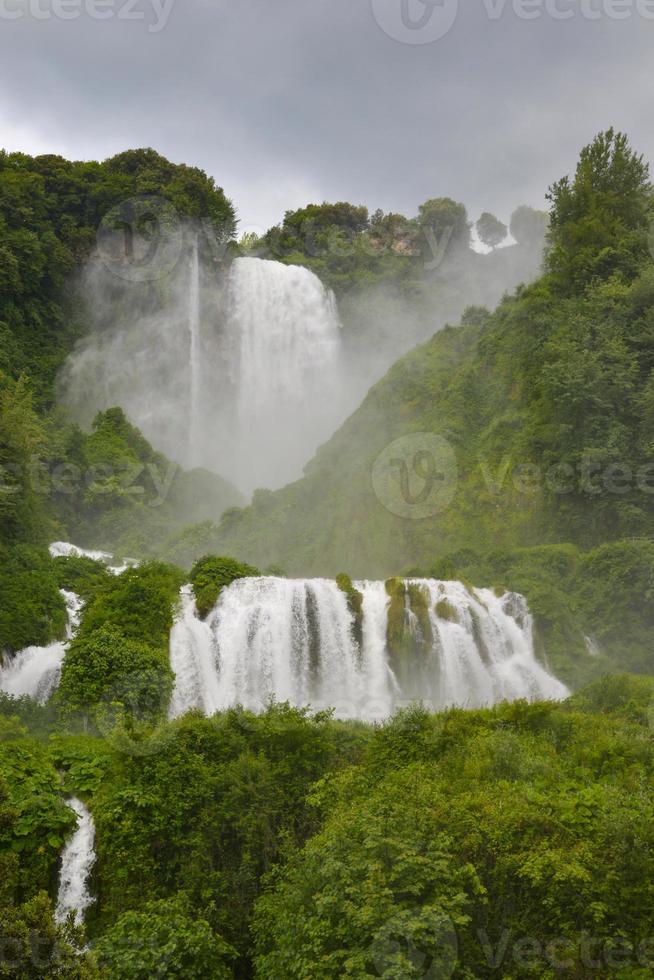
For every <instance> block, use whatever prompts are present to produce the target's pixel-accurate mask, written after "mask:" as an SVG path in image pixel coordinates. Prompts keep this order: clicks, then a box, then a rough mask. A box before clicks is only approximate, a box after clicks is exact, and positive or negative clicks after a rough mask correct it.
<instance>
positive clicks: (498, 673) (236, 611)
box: [171, 577, 568, 720]
mask: <svg viewBox="0 0 654 980" xmlns="http://www.w3.org/2000/svg"><path fill="white" fill-rule="evenodd" d="M355 587H356V588H357V589H358V590H359V591H360V592H361V593H362V596H363V610H362V622H361V643H360V644H359V642H357V639H356V635H357V630H356V621H355V617H354V614H353V612H352V611H351V609H350V608H349V606H348V601H347V597H346V595H345V593H343V592H342V591H341V590H340V589H339V588H338V587H337V585H336V583H335V582H333V581H330V580H327V579H307V580H291V579H281V578H273V577H266V578H249V579H240V580H237V581H235V582H233V583H232V585H230V586H229V587H228V588H226V589H224V590H223V592H222V594H221V596H220V598H219V600H218V603H217V604H216V606H215V608H214V609H213V611H212V612H211V613H210V614H209V616H208V618H207V620H206V621H205V622H201V621H200V619H199V618H198V616H197V613H196V610H195V604H194V602H193V598H192V594H191V590H190V587H188V586H187V587H185V589H184V590H183V594H182V608H181V612H180V614H179V617H178V620H177V623H176V625H175V628H174V630H173V633H172V636H171V665H172V668H173V670H174V671H175V673H176V678H177V679H176V685H175V691H174V694H173V699H172V703H171V715H172V716H177V715H180V714H182V713H183V712H184V711H187V710H189V709H191V708H200V709H202V710H204V711H205V712H207V713H208V714H210V713H212V712H214V711H217V710H221V709H224V708H227V707H229V706H230V705H234V704H242V705H244V706H245V707H247V708H250V709H252V710H255V711H259V710H261V709H262V708H263V707H264V706H265V705H266V704H267V703H268V702H269V700H270V699H271V698H274V699H276V700H278V701H289V702H290V703H291V704H294V705H297V706H302V705H311V706H312V707H313V708H315V709H319V708H326V707H330V708H334V709H335V713H336V715H337V717H356V718H362V719H367V720H371V719H379V718H385V717H388V716H389V715H390V714H392V712H393V711H394V710H395V709H396V708H397V707H399V706H401V705H402V704H406V703H408V702H410V701H412V700H422V701H423V702H424V703H425V704H426V705H427V706H428V707H430V708H432V709H434V710H439V709H442V708H445V707H447V706H449V705H455V704H456V705H462V706H469V707H475V706H481V705H488V704H494V703H496V702H498V701H502V700H514V699H516V698H527V699H529V700H538V699H559V698H564V697H566V696H567V694H568V690H567V688H566V687H565V685H563V684H562V683H561V682H560V681H558V680H557V679H556V678H555V677H553V676H552V675H551V674H549V673H548V672H547V671H546V670H545V668H544V667H542V666H541V665H540V664H539V663H538V661H537V660H536V657H535V654H534V646H533V638H532V622H531V617H530V615H529V611H528V608H527V605H526V602H525V600H524V599H523V598H522V597H521V596H518V595H516V594H514V593H507V594H506V595H505V596H503V597H501V598H498V597H497V596H496V595H495V594H494V593H493V592H491V591H490V590H487V589H480V590H476V591H474V592H473V593H471V592H468V590H467V589H466V588H465V587H464V586H463V585H461V584H460V583H458V582H437V581H432V580H427V579H425V580H408V581H407V583H406V587H407V589H408V590H409V592H411V594H412V595H414V596H416V595H417V596H418V598H419V599H420V602H419V603H418V601H417V600H416V599H413V600H410V601H409V606H408V608H407V610H406V611H405V610H404V604H405V601H406V599H405V596H404V595H402V597H401V604H402V617H403V619H404V622H405V626H404V627H403V630H404V634H403V641H402V645H401V649H399V650H398V649H392V647H391V644H390V643H389V616H390V615H391V612H390V605H391V599H390V597H389V595H388V594H387V591H386V588H385V584H384V583H383V582H359V583H355ZM412 602H413V603H414V604H416V605H419V608H421V609H422V610H423V615H422V618H421V617H420V615H416V612H415V611H414V609H413V608H411V603H412Z"/></svg>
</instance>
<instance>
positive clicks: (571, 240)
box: [548, 129, 652, 292]
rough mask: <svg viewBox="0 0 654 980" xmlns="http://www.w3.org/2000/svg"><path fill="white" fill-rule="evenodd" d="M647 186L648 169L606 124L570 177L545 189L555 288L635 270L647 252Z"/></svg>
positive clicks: (630, 275) (649, 208)
mask: <svg viewBox="0 0 654 980" xmlns="http://www.w3.org/2000/svg"><path fill="white" fill-rule="evenodd" d="M651 190H652V189H651V185H650V183H649V168H648V166H647V164H646V163H645V162H644V160H643V157H642V156H639V155H638V154H637V153H635V152H634V151H633V150H632V149H631V147H630V146H629V141H628V139H627V137H626V136H625V135H624V134H623V133H617V132H615V130H613V129H608V130H607V131H606V132H604V133H600V134H599V135H598V136H596V137H595V139H594V140H593V142H592V143H591V144H590V145H589V146H586V147H585V148H584V149H583V150H582V152H581V156H580V158H579V163H578V165H577V170H576V172H575V176H574V180H572V181H570V179H569V178H568V177H564V178H562V180H559V181H557V183H555V184H553V185H552V187H551V188H550V191H549V194H548V200H549V201H550V202H551V205H552V208H551V214H550V250H549V256H548V268H549V270H550V272H551V274H552V277H553V280H554V282H555V283H556V285H557V287H558V288H560V289H562V290H564V291H566V292H571V291H575V290H578V289H579V288H583V287H585V286H587V285H588V284H589V283H590V282H592V281H593V280H594V279H606V278H608V276H610V275H613V274H615V273H620V274H621V275H624V276H625V277H626V278H628V279H633V278H634V277H635V275H637V273H638V269H639V267H640V266H641V265H642V263H643V260H644V259H647V253H648V249H647V233H648V230H649V222H650V220H651V217H652V197H651Z"/></svg>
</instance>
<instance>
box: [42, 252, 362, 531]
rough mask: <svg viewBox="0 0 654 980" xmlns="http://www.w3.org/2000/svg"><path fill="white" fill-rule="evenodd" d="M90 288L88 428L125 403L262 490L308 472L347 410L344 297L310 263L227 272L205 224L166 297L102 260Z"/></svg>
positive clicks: (174, 449)
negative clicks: (215, 260)
mask: <svg viewBox="0 0 654 980" xmlns="http://www.w3.org/2000/svg"><path fill="white" fill-rule="evenodd" d="M87 288H88V291H89V298H90V300H92V301H91V302H89V310H90V316H91V321H92V322H91V324H90V329H89V331H88V333H87V334H86V336H85V337H84V338H83V339H81V340H80V341H79V343H78V344H77V346H76V348H75V350H74V351H73V353H72V354H71V356H70V357H69V358H68V360H67V362H66V364H65V366H64V369H63V371H62V374H61V376H60V378H59V391H60V395H61V398H62V401H63V402H64V403H65V404H66V406H67V407H68V409H69V410H70V412H71V414H72V416H73V417H74V418H75V419H76V420H77V421H79V422H80V423H81V424H82V425H84V426H87V427H88V426H90V425H91V423H92V420H93V417H94V415H95V413H96V412H97V411H99V410H104V409H107V408H109V407H110V406H112V405H120V406H121V407H122V408H123V409H124V411H125V413H126V414H127V416H128V417H129V419H130V420H131V421H132V422H133V423H134V424H135V425H136V426H138V428H139V429H141V431H142V432H143V434H144V435H145V436H146V438H148V439H149V440H150V442H151V443H152V444H153V446H154V447H155V448H156V449H158V450H160V451H161V452H163V453H165V454H166V455H167V456H168V457H169V458H170V459H172V460H174V461H175V462H178V463H181V464H182V465H185V466H187V465H189V463H190V464H191V465H194V466H199V465H201V466H203V467H205V468H207V469H210V470H213V471H214V472H216V473H220V474H221V475H223V476H224V477H226V478H227V479H229V480H231V481H232V482H233V483H235V484H236V485H237V486H239V487H240V489H242V490H244V491H247V492H249V491H252V490H253V489H255V488H256V487H263V486H265V487H268V488H271V489H274V488H275V487H279V486H282V485H284V484H285V483H287V482H288V481H289V480H292V479H296V478H298V477H300V476H301V474H302V467H303V466H304V464H305V463H306V462H307V460H308V459H310V458H311V456H312V455H313V453H314V452H315V450H316V449H317V447H318V446H319V445H320V444H321V443H322V442H324V441H325V440H326V439H327V438H328V437H329V436H331V435H332V433H333V432H334V430H335V429H336V428H337V426H338V425H339V424H340V422H341V421H342V420H343V418H344V417H345V415H346V414H347V407H349V406H350V405H351V402H349V401H348V404H347V406H345V405H344V402H343V398H342V397H341V396H342V394H343V389H342V381H341V378H342V375H343V365H341V364H340V352H341V325H340V320H339V317H338V312H337V309H336V301H335V298H334V295H333V293H332V292H331V291H330V290H327V289H325V287H324V286H323V285H322V283H321V282H320V280H319V279H318V277H317V276H315V275H314V274H313V273H312V272H310V271H309V270H308V269H305V268H303V267H300V266H287V265H284V264H283V263H281V262H272V261H266V260H263V259H254V258H239V259H236V260H235V261H234V262H232V263H231V266H230V267H229V271H228V272H227V273H226V274H225V273H221V274H217V273H216V271H215V270H214V268H211V267H208V266H207V267H206V268H205V267H204V266H203V263H202V248H201V247H199V243H198V240H197V238H196V237H195V236H192V237H190V238H189V244H188V251H187V254H186V257H185V260H184V261H181V262H180V263H179V267H178V268H177V269H176V270H175V273H174V275H173V274H171V279H170V281H169V282H168V283H167V288H166V291H165V292H162V293H161V294H158V295H157V297H153V295H152V292H151V291H150V290H147V291H146V292H145V293H143V294H141V292H138V291H137V292H136V293H134V292H133V290H132V291H130V294H129V296H127V295H125V296H122V293H121V290H122V288H123V287H122V285H121V283H120V282H119V281H118V282H117V281H116V278H115V277H114V276H111V277H110V279H109V280H107V281H105V280H104V279H103V278H102V275H101V271H100V270H97V269H96V270H95V275H94V276H93V277H91V278H90V280H89V283H88V285H87ZM130 288H131V287H130ZM217 516H218V515H217Z"/></svg>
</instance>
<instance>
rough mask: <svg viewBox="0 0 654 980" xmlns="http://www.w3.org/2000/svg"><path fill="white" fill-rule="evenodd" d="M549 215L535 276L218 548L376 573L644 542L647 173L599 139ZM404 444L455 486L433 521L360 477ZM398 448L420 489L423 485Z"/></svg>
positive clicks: (652, 311) (297, 567) (369, 405)
mask: <svg viewBox="0 0 654 980" xmlns="http://www.w3.org/2000/svg"><path fill="white" fill-rule="evenodd" d="M566 188H567V189H566ZM552 203H553V211H552V229H551V246H550V258H549V267H548V272H547V274H546V275H545V276H544V277H543V278H541V279H540V280H539V281H538V282H536V283H534V284H533V285H531V286H528V287H521V288H519V289H518V290H517V292H516V293H515V294H514V295H513V296H509V297H506V298H505V299H504V300H503V302H502V303H501V304H500V305H499V307H498V308H497V310H496V311H495V312H494V313H492V314H485V313H484V311H483V310H478V309H473V310H469V311H467V314H466V315H465V316H464V319H463V322H462V324H461V326H459V327H458V328H456V329H454V328H445V329H443V330H441V331H440V332H439V333H437V334H436V335H435V336H434V337H433V339H432V340H430V341H428V342H427V343H426V344H423V345H422V346H420V347H418V348H416V349H415V350H413V351H411V352H410V353H409V354H408V355H406V356H405V357H404V358H402V359H401V360H400V361H398V362H397V363H396V364H395V365H394V366H393V367H392V368H391V370H390V371H389V372H388V374H387V375H386V376H385V377H384V378H383V379H382V380H381V381H380V382H378V383H377V384H376V385H375V386H374V387H373V388H372V389H371V390H370V392H369V393H368V395H367V397H366V399H365V400H364V402H363V403H362V405H361V406H360V407H359V409H358V410H357V411H356V412H355V413H354V415H353V416H352V417H351V418H350V419H348V420H347V421H346V422H345V424H344V425H343V426H342V427H341V429H340V430H339V431H338V432H337V433H335V435H334V436H333V437H332V438H331V440H329V442H327V443H326V444H325V445H324V446H322V447H321V448H320V449H319V450H318V452H317V454H316V456H315V458H314V459H313V460H312V461H311V462H310V463H309V464H308V466H307V467H306V468H305V476H304V477H303V479H302V480H299V481H297V482H296V483H294V484H292V485H290V486H289V487H285V488H283V489H282V490H279V491H276V492H275V493H274V494H273V495H272V498H271V499H270V500H269V501H268V506H267V508H266V512H265V515H264V514H263V513H260V512H259V511H257V509H256V508H254V507H251V508H247V509H246V510H245V511H242V512H240V513H239V514H237V515H233V516H232V518H231V519H230V520H229V521H225V522H224V523H221V527H220V532H219V535H218V543H217V547H220V549H221V550H223V551H227V552H228V553H229V552H231V553H234V554H239V555H242V556H243V557H244V558H245V559H246V560H248V561H253V562H255V563H256V564H259V565H266V564H268V563H270V562H271V561H278V562H280V563H281V564H282V565H283V566H284V567H285V568H287V569H288V570H289V573H290V574H334V573H336V572H337V571H338V570H339V569H340V568H342V567H344V566H345V567H347V568H348V569H350V570H351V572H352V573H353V574H354V575H356V576H361V577H364V576H371V575H373V576H376V577H386V576H388V575H389V574H397V572H398V571H401V570H402V569H403V568H406V567H411V568H413V567H416V566H417V567H421V568H429V567H430V566H431V565H432V564H433V562H434V559H438V558H442V557H444V556H445V555H448V554H451V553H453V552H458V551H461V550H463V549H473V550H474V551H476V552H479V553H482V554H483V553H487V552H489V551H491V550H494V549H501V548H517V547H520V546H537V545H545V544H547V545H549V544H557V543H560V542H565V541H569V542H571V543H572V544H573V545H576V546H577V547H580V548H582V549H583V550H589V549H592V548H594V547H596V546H598V545H600V544H602V543H603V542H605V541H618V540H621V539H623V540H625V539H630V538H649V537H651V536H652V535H653V534H654V500H653V496H652V470H651V466H650V464H649V462H648V461H649V459H650V458H651V452H652V448H654V382H653V381H652V379H653V378H654V357H653V355H652V349H653V343H654V275H653V274H652V268H651V255H650V254H649V252H648V251H647V247H646V225H647V221H648V216H649V213H650V210H651V195H650V192H649V189H648V185H647V183H646V168H645V166H644V164H643V163H642V161H641V160H640V158H639V157H636V156H635V155H634V154H633V153H632V152H631V151H630V150H629V148H628V146H627V145H626V143H625V142H624V140H623V139H622V137H617V136H615V134H613V135H610V136H609V135H607V134H604V135H603V136H602V137H598V140H597V141H596V142H595V143H594V144H592V145H591V147H588V148H586V150H584V151H583V153H582V157H581V161H580V170H579V177H578V183H577V182H573V183H571V184H570V185H569V187H568V185H565V184H564V185H562V187H561V188H560V190H559V191H558V192H557V193H556V195H555V198H554V200H553V202H552ZM434 209H435V211H434V215H437V214H439V213H440V212H439V210H438V209H436V208H435V206H434ZM428 210H429V211H431V206H430V209H428ZM445 210H447V209H445ZM522 217H523V218H526V215H524V214H523V215H522ZM532 217H533V216H532ZM435 220H436V217H435V216H434V221H435ZM444 220H445V219H444ZM525 224H528V222H527V221H525ZM578 224H579V225H580V228H581V230H580V231H579V234H577V231H575V228H576V227H577V225H578ZM596 224H601V231H599V232H597V234H596V227H595V226H596ZM573 232H574V234H573ZM625 236H626V237H625ZM566 242H567V243H568V244H566ZM584 242H585V243H586V244H584ZM607 242H610V243H611V244H610V245H607V244H606V243H607ZM501 251H506V250H504V249H503V250H501ZM566 256H567V258H566ZM568 259H569V261H570V263H572V265H570V266H568V265H566V262H567V261H568ZM577 260H579V262H581V266H577V264H576V263H577ZM566 270H567V271H566ZM566 277H567V278H566ZM416 433H426V434H429V435H432V434H433V435H437V436H440V437H441V438H442V439H444V440H446V442H447V443H448V445H449V446H450V447H451V449H452V451H453V453H454V454H455V457H456V482H455V484H454V494H453V498H452V500H451V502H449V503H448V505H447V506H440V505H438V502H437V501H436V500H435V507H434V513H433V515H432V516H430V517H424V518H422V517H421V518H420V519H419V520H412V519H410V516H409V517H408V518H407V517H406V516H399V515H397V514H396V513H395V509H394V507H393V506H392V503H393V502H392V501H391V502H390V504H391V505H389V501H387V500H385V499H380V497H379V496H377V495H376V493H375V487H374V482H373V480H372V479H371V475H372V474H373V472H374V468H375V463H376V460H377V459H378V458H379V456H380V454H381V453H383V452H384V451H385V450H386V449H387V447H389V446H390V445H392V444H393V443H395V442H396V440H400V439H402V438H403V437H410V436H411V437H413V436H414V435H415V434H416ZM402 453H403V450H402V448H401V445H400V449H399V451H398V458H399V459H402V458H403V456H402ZM406 453H407V458H406V460H405V462H406V465H407V469H408V471H409V475H410V477H411V479H412V481H413V487H414V493H420V492H421V491H422V490H427V491H428V490H429V488H428V486H427V485H426V481H425V477H424V475H421V467H420V460H419V458H418V457H416V456H415V454H413V453H410V452H409V450H408V449H407V450H406ZM422 472H423V474H424V468H423V471H422ZM401 493H402V488H401V487H400V486H398V487H397V494H398V498H399V500H400V501H402V496H401ZM591 632H593V631H592V630H591Z"/></svg>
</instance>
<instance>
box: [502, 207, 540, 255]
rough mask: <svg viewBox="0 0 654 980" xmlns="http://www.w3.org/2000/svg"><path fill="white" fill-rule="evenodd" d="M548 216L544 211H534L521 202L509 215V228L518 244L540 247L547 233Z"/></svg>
mask: <svg viewBox="0 0 654 980" xmlns="http://www.w3.org/2000/svg"><path fill="white" fill-rule="evenodd" d="M548 222H549V216H548V214H547V212H546V211H536V209H535V208H530V207H528V205H526V204H521V205H520V207H518V208H516V209H515V211H514V212H513V214H512V215H511V221H510V223H509V229H510V231H511V234H512V235H513V237H514V238H515V240H516V242H517V243H518V245H524V246H526V247H527V248H532V249H537V248H542V247H543V245H544V243H545V236H546V234H547V225H548Z"/></svg>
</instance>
